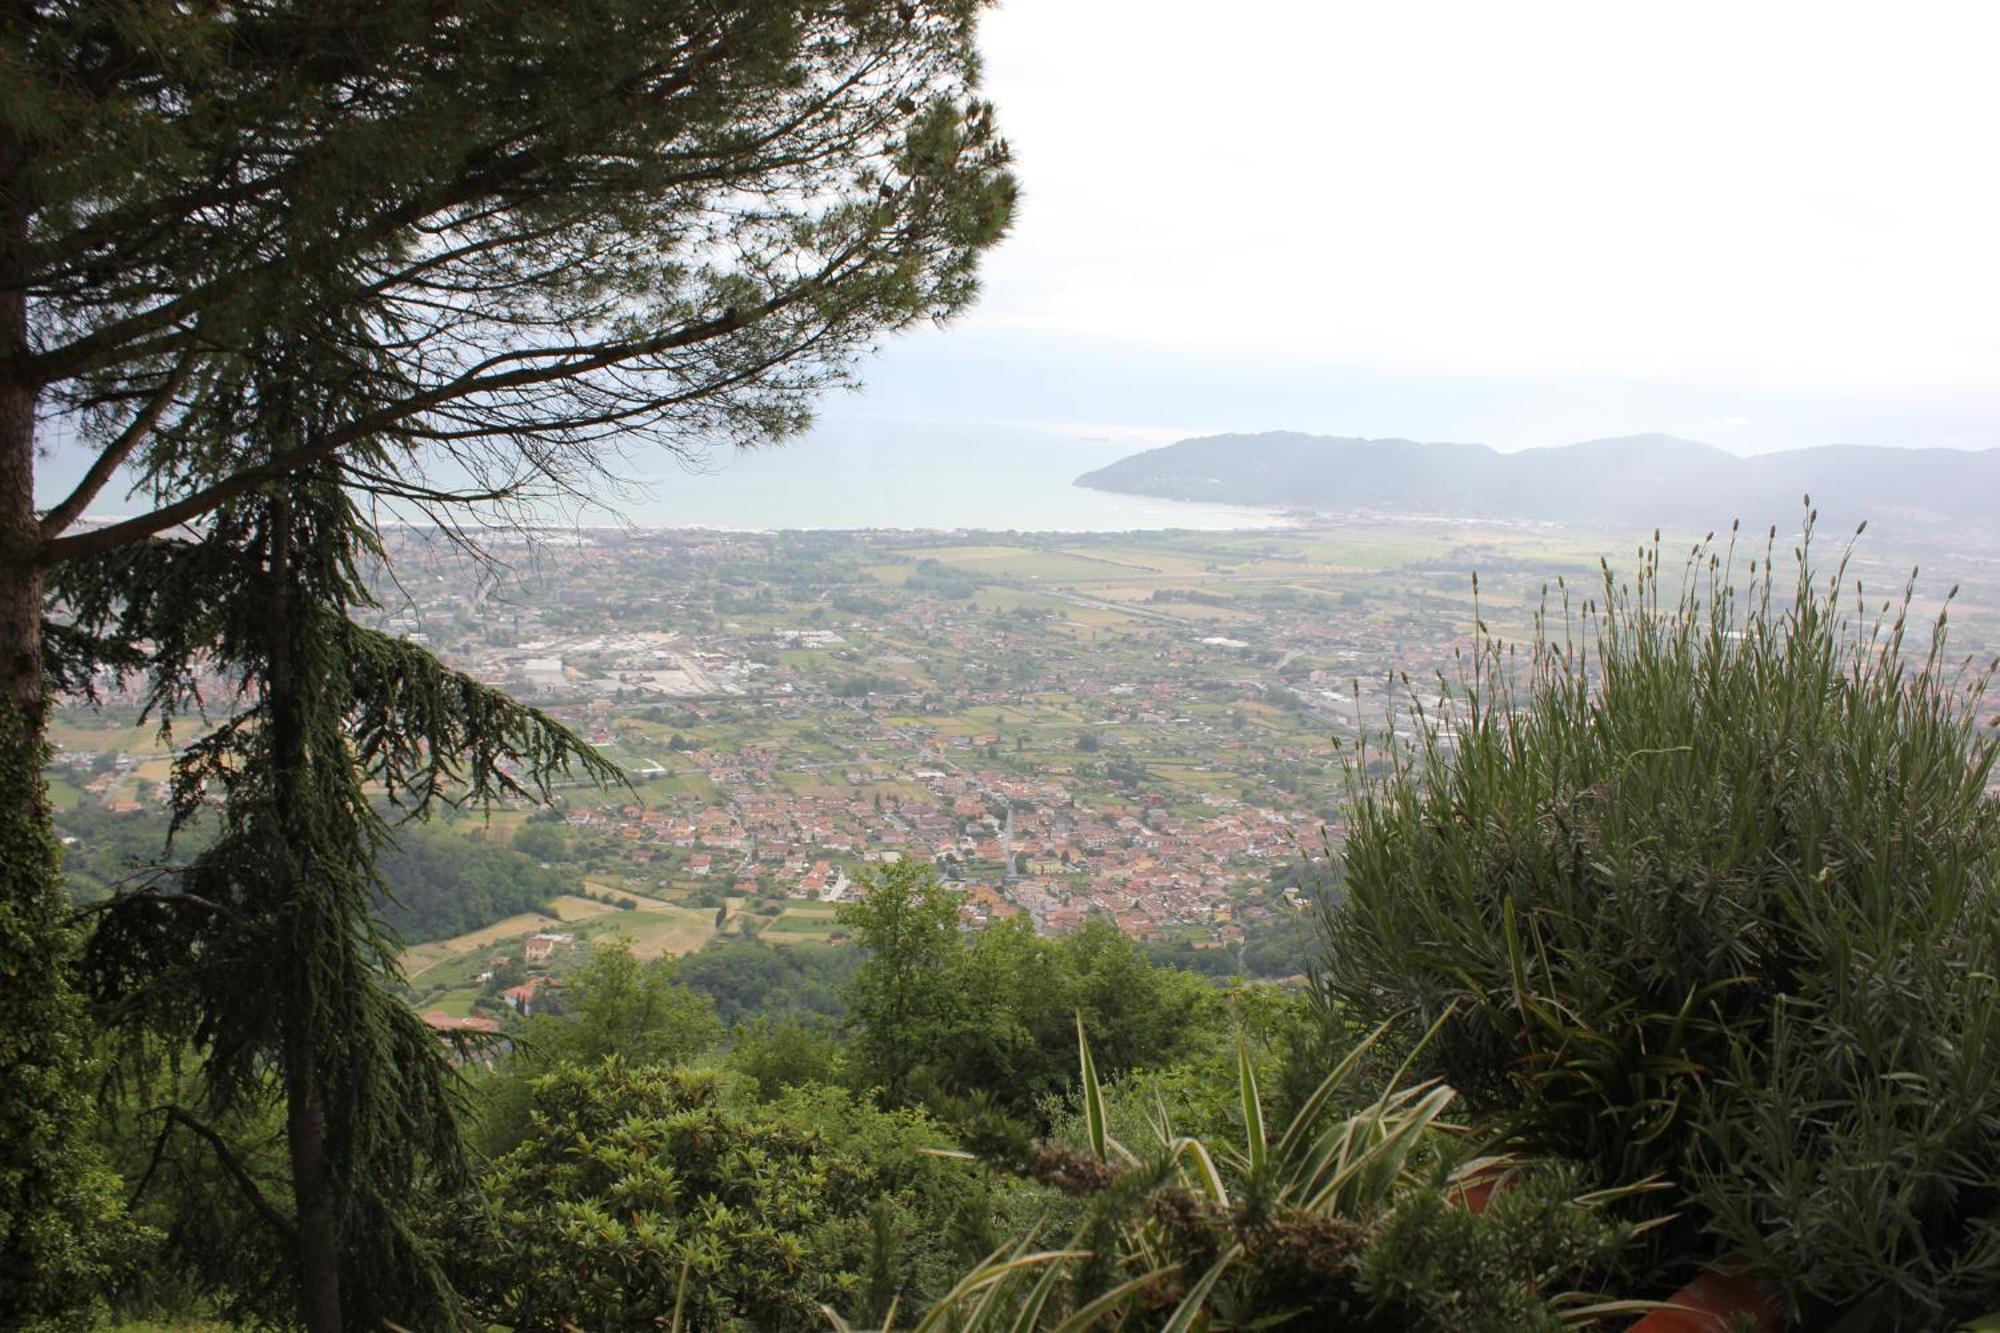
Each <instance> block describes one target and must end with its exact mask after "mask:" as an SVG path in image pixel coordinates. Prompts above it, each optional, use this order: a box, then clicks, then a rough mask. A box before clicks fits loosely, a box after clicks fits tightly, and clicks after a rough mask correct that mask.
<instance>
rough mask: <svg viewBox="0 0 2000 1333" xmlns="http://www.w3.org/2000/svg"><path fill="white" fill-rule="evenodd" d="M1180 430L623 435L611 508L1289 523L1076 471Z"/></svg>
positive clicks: (1216, 525)
mask: <svg viewBox="0 0 2000 1333" xmlns="http://www.w3.org/2000/svg"><path fill="white" fill-rule="evenodd" d="M1173 438H1176V437H1175V436H1173V435H1167V436H1166V437H1165V438H1161V437H1160V433H1158V432H1148V431H1143V430H1120V429H1118V428H1105V427H1097V426H1073V425H1066V424H1042V423H1026V424H1023V423H1013V422H907V421H868V420H847V421H841V420H835V421H830V422H827V423H825V424H823V425H820V426H817V427H815V428H814V430H813V431H812V432H811V433H810V434H808V435H806V436H805V437H803V438H801V439H798V440H795V441H792V442H790V443H787V444H783V445H778V446H773V447H767V448H760V449H753V450H735V451H727V452H712V453H709V454H707V455H705V456H704V457H703V458H702V459H700V460H699V461H698V462H689V463H687V464H685V465H683V464H681V463H679V462H677V461H676V460H675V459H673V458H672V457H670V456H667V455H665V454H664V452H663V451H660V450H648V449H646V448H643V447H636V446H635V447H632V448H628V449H626V450H625V451H624V456H623V460H622V466H621V469H620V470H621V471H622V473H623V474H624V475H625V476H626V477H628V478H629V479H630V481H629V483H628V484H627V485H626V486H625V487H624V488H623V491H622V493H621V494H619V495H618V496H616V497H615V498H609V499H607V500H606V501H605V504H604V510H605V512H606V513H608V514H611V515H615V516H616V517H617V519H618V520H620V521H622V522H625V523H630V524H632V525H635V526H638V527H653V528H714V529H723V530H739V531H769V530H774V529H781V528H829V529H853V528H875V529H913V530H922V529H940V530H965V529H974V530H984V531H994V532H1005V531H1017V532H1133V531H1160V530H1166V529H1187V530H1193V531H1204V532H1222V531H1229V530H1233V529H1251V528H1273V527H1282V526H1285V525H1286V524H1287V522H1288V521H1289V520H1288V519H1287V518H1286V517H1285V516H1284V515H1282V514H1281V513H1279V512H1278V511H1277V510H1272V509H1258V508H1246V507H1241V506H1236V505H1216V504H1192V503H1184V502H1181V501H1176V500H1161V499H1154V498H1152V497H1149V496H1143V495H1118V494H1114V493H1112V492H1109V491H1097V490H1090V489H1087V488H1085V487H1082V486H1077V485H1074V484H1073V482H1074V481H1075V479H1076V478H1077V477H1078V476H1079V475H1081V474H1082V473H1085V472H1088V471H1091V470H1092V469H1094V468H1099V467H1103V466H1104V465H1106V464H1107V463H1113V462H1116V461H1117V460H1118V459H1120V458H1124V457H1126V456H1128V455H1130V454H1134V453H1137V452H1139V451H1140V450H1142V449H1147V448H1151V447H1153V446H1154V445H1157V444H1163V443H1167V442H1169V441H1170V440H1171V439H1173ZM584 521H585V522H595V521H601V517H600V518H599V519H592V518H589V517H587V516H586V517H584Z"/></svg>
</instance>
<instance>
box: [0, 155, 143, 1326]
mask: <svg viewBox="0 0 2000 1333" xmlns="http://www.w3.org/2000/svg"><path fill="white" fill-rule="evenodd" d="M22 160H23V159H22V155H21V152H20V150H19V148H18V145H13V144H10V143H8V142H7V141H6V140H5V139H4V137H0V1329H8V1328H16V1327H20V1326H21V1324H22V1323H26V1324H31V1325H32V1324H34V1323H35V1322H36V1319H37V1318H38V1317H44V1316H45V1317H49V1318H51V1319H59V1318H60V1317H61V1316H62V1313H63V1311H64V1310H65V1309H71V1310H74V1309H76V1308H79V1307H87V1306H88V1303H89V1302H90V1301H91V1299H92V1298H93V1297H94V1296H95V1292H94V1290H92V1288H91V1285H90V1284H91V1283H92V1282H94V1281H101V1280H102V1272H101V1269H100V1268H98V1267H97V1266H96V1265H98V1264H99V1262H100V1261H99V1259H98V1256H99V1255H101V1253H102V1252H103V1250H104V1248H105V1246H106V1245H107V1243H109V1241H110V1236H109V1235H108V1232H109V1230H110V1229H111V1228H112V1226H114V1225H115V1223H112V1222H110V1221H109V1220H107V1219H104V1218H103V1217H102V1216H101V1214H100V1211H99V1204H98V1203H94V1202H93V1201H94V1200H98V1201H99V1202H101V1200H100V1196H101V1195H102V1193H103V1190H104V1188H105V1187H104V1185H103V1181H104V1180H105V1177H103V1176H102V1175H101V1174H98V1175H93V1171H94V1169H95V1168H94V1163H93V1158H92V1156H91V1153H90V1150H89V1147H88V1134H87V1129H86V1123H85V1122H86V1120H87V1116H88V1110H87V1108H86V1107H85V1106H84V1104H83V1098H82V1093H81V1086H80V1066H81V1058H82V1045H81V1031H82V1022H81V1017H82V1015H81V1012H80V1007H79V1001H78V998H77V996H76V993H75V990H74V989H73V986H72V984H71V978H70V973H69V964H70V948H71V942H72V932H71V930H70V928H69V927H68V925H67V924H66V919H67V917H68V914H69V902H68V899H67V897H66V896H65V895H64V893H63V886H62V876H61V871H60V857H59V854H58V852H57V849H56V839H55V830H54V827H53V826H52V825H51V823H50V818H49V801H48V788H47V785H46V784H45V783H44V781H43V778H42V768H43V765H44V764H45V763H46V762H47V759H48V743H47V724H48V699H47V693H48V688H47V682H46V681H45V680H44V679H43V675H42V574H41V569H40V565H39V556H40V547H41V529H40V525H39V523H38V522H37V520H36V517H35V401H36V387H35V385H34V383H33V382H32V381H31V380H29V379H28V378H27V375H26V371H25V368H24V358H25V354H26V352H27V350H28V302H27V296H26V293H25V292H24V291H23V290H22V285H21V283H20V281H19V279H18V277H17V276H16V275H18V274H19V273H20V272H21V271H22V267H23V264H24V248H25V246H26V244H27V236H28V221H27V213H26V211H25V209H26V206H25V204H23V203H22V202H20V199H19V194H18V191H17V190H11V189H10V188H9V187H10V186H11V185H14V184H16V183H17V182H18V176H19V171H18V168H19V166H20V163H21V162H22ZM10 205H11V206H10ZM100 1233H105V1234H100Z"/></svg>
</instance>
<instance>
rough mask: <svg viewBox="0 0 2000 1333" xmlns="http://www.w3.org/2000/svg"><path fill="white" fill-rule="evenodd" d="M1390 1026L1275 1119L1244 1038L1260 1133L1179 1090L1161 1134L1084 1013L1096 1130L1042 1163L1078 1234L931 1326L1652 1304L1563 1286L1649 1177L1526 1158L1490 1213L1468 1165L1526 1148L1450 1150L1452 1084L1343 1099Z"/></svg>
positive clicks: (1447, 1322) (948, 1307) (1499, 1323)
mask: <svg viewBox="0 0 2000 1333" xmlns="http://www.w3.org/2000/svg"><path fill="white" fill-rule="evenodd" d="M1381 1035H1382V1030H1381V1029H1377V1031H1376V1032H1375V1033H1374V1034H1372V1035H1371V1036H1370V1037H1368V1038H1367V1039H1365V1040H1363V1041H1362V1042H1360V1043H1359V1044H1357V1045H1356V1046H1355V1048H1354V1049H1353V1050H1352V1051H1351V1052H1350V1053H1349V1055H1348V1056H1347V1058H1346V1059H1344V1060H1343V1061H1341V1063H1340V1064H1339V1065H1338V1066H1337V1067H1336V1068H1334V1069H1333V1070H1332V1071H1331V1072H1330V1073H1329V1074H1328V1075H1327V1076H1326V1078H1325V1079H1324V1080H1323V1081H1322V1082H1321V1083H1320V1084H1319V1086H1318V1087H1317V1088H1316V1089H1314V1091H1313V1093H1312V1094H1311V1096H1310V1097H1308V1098H1307V1100H1306V1101H1305V1103H1304V1104H1303V1105H1302V1106H1301V1107H1300V1108H1299V1110H1298V1112H1297V1114H1295V1115H1294V1116H1293V1117H1292V1118H1291V1120H1290V1121H1289V1122H1287V1123H1286V1124H1285V1125H1284V1127H1283V1128H1282V1129H1280V1130H1277V1131H1276V1132H1275V1133H1274V1132H1273V1130H1272V1127H1270V1126H1268V1125H1267V1123H1266V1119H1265V1112H1264V1107H1263V1102H1262V1096H1261V1093H1260V1091H1259V1087H1258V1079H1257V1073H1256V1065H1255V1062H1254V1061H1253V1060H1252V1059H1251V1058H1250V1054H1249V1050H1248V1046H1247V1044H1246V1043H1241V1042H1239V1045H1238V1055H1237V1061H1236V1070H1235V1083H1236V1090H1237V1097H1238V1103H1239V1107H1240V1110H1241V1114H1242V1127H1243V1132H1242V1138H1241V1140H1240V1142H1232V1143H1229V1144H1227V1145H1223V1144H1212V1143H1209V1142H1205V1141H1203V1140H1200V1139H1197V1138H1193V1137H1190V1136H1187V1135H1182V1134H1178V1133H1176V1132H1175V1130H1174V1127H1173V1124H1172V1118H1171V1116H1170V1115H1169V1114H1168V1113H1167V1111H1166V1110H1165V1108H1164V1107H1161V1108H1159V1110H1158V1112H1157V1114H1156V1115H1155V1117H1154V1118H1153V1122H1152V1130H1153V1136H1154V1142H1153V1143H1152V1144H1151V1145H1150V1146H1149V1148H1148V1149H1147V1151H1145V1152H1144V1153H1143V1154H1142V1153H1139V1152H1135V1151H1133V1150H1132V1149H1130V1148H1128V1147H1126V1146H1125V1145H1124V1144H1122V1143H1120V1142H1119V1141H1118V1140H1117V1139H1116V1138H1114V1137H1112V1135H1111V1134H1110V1132H1109V1128H1108V1123H1109V1121H1108V1117H1107V1114H1106V1105H1105V1092H1104V1088H1103V1086H1102V1084H1100V1083H1099V1081H1098V1079H1097V1072H1096V1068H1095V1064H1094V1062H1093V1060H1092V1058H1091V1053H1090V1043H1089V1040H1088V1038H1087V1036H1086V1034H1085V1033H1084V1030H1083V1025H1082V1023H1081V1021H1080V1020H1079V1022H1078V1024H1077V1056H1078V1064H1079V1073H1080V1090H1081V1122H1082V1134H1083V1141H1084V1147H1083V1150H1082V1151H1065V1150H1063V1149H1060V1148H1056V1147H1051V1146H1044V1147H1042V1148H1041V1149H1039V1150H1038V1151H1037V1152H1036V1153H1035V1154H1033V1156H1032V1157H1031V1158H1030V1160H1029V1162H1028V1163H1026V1166H1025V1169H1026V1171H1027V1173H1028V1174H1030V1175H1032V1176H1034V1177H1036V1178H1038V1179H1041V1180H1042V1181H1044V1182H1045V1183H1048V1184H1051V1185H1053V1186H1054V1187H1056V1188H1058V1189H1060V1190H1062V1191H1064V1192H1065V1193H1069V1194H1073V1195H1077V1196H1080V1197H1081V1198H1082V1199H1083V1200H1084V1202H1085V1215H1084V1220H1083V1222H1082V1224H1081V1225H1080V1226H1079V1227H1078V1228H1077V1230H1076V1232H1075V1234H1074V1236H1073V1237H1072V1238H1071V1240H1070V1242H1069V1243H1068V1244H1066V1245H1064V1246H1062V1247H1060V1248H1056V1249H1047V1250H1037V1249H1035V1248H1034V1237H1033V1236H1032V1235H1030V1236H1027V1237H1022V1238H1018V1239H1016V1240H1015V1241H1014V1242H1012V1243H1011V1244H1009V1245H1007V1246H1005V1247H1003V1248H1002V1249H1000V1250H998V1251H996V1252H995V1253H994V1254H993V1255H992V1256H990V1257H989V1258H988V1259H987V1261H986V1262H985V1263H984V1264H982V1265H980V1266H978V1267H977V1268H975V1269H974V1270H973V1271H972V1272H970V1273H968V1274H967V1275H966V1276H965V1277H964V1278H963V1279H962V1280H961V1281H960V1282H959V1283H958V1285H957V1286H956V1287H955V1288H954V1289H953V1290H952V1291H951V1292H949V1293H948V1294H947V1295H946V1296H945V1297H944V1298H943V1299H942V1300H941V1301H939V1302H938V1303H937V1304H936V1305H935V1306H934V1307H932V1308H931V1309H930V1310H929V1311H927V1312H925V1314H924V1315H923V1317H922V1320H921V1321H920V1322H919V1324H918V1325H917V1326H918V1327H919V1328H921V1329H933V1328H936V1329H947V1328H948V1329H957V1330H966V1331H967V1333H985V1331H986V1330H992V1329H1006V1330H1009V1331H1010V1333H1029V1331H1030V1330H1060V1331H1061V1333H1071V1331H1072V1330H1082V1329H1097V1328H1134V1329H1137V1328H1145V1329H1149V1330H1150V1329H1165V1330H1171V1331H1172V1333H1191V1331H1192V1330H1197V1329H1200V1330H1207V1329H1225V1328H1272V1327H1281V1326H1286V1325H1296V1326H1298V1327H1315V1328H1317V1327H1328V1326H1338V1327H1340V1328H1343V1329H1354V1330H1385V1331H1386V1330H1389V1329H1396V1330H1412V1329H1415V1330H1438V1331H1439V1333H1442V1331H1443V1330H1446V1329H1452V1330H1465V1329H1484V1330H1493V1333H1501V1331H1502V1330H1507V1331H1509V1333H1511V1331H1512V1330H1518V1329H1533V1328H1545V1329H1557V1328H1561V1327H1564V1326H1566V1325H1571V1324H1582V1323H1588V1322H1589V1321H1591V1320H1594V1319H1598V1318H1602V1317H1610V1316H1615V1315H1621V1314H1627V1313H1630V1312H1631V1311H1632V1310H1634V1309H1638V1308H1643V1307H1641V1306H1638V1305H1635V1304H1633V1303H1629V1302H1619V1301H1605V1300H1600V1299H1598V1298H1596V1297H1592V1296H1587V1295H1584V1294H1581V1293H1577V1292H1571V1291H1565V1290H1562V1285H1563V1283H1564V1282H1565V1281H1567V1280H1572V1279H1574V1278H1576V1277H1578V1276H1580V1275H1582V1274H1585V1273H1587V1272H1590V1271H1593V1270H1597V1271H1601V1270H1602V1266H1603V1265H1604V1263H1605V1262H1606V1261H1607V1260H1608V1259H1609V1257H1610V1256H1611V1255H1612V1254H1613V1253H1614V1252H1615V1251H1616V1250H1617V1249H1618V1248H1619V1247H1620V1246H1622V1245H1623V1243H1624V1242H1625V1240H1626V1239H1627V1238H1628V1236H1629V1235H1630V1234H1631V1231H1632V1228H1630V1227H1627V1226H1624V1225H1621V1224H1617V1223H1614V1222H1611V1221H1609V1220H1608V1219H1607V1218H1606V1216H1605V1215H1604V1214H1603V1213H1602V1211H1601V1207H1602V1205H1604V1204H1606V1203H1609V1202H1611V1201H1613V1200H1614V1199H1616V1198H1620V1197H1623V1196H1624V1195H1625V1194H1627V1193H1630V1192H1633V1191H1631V1190H1622V1191H1613V1192H1609V1193H1602V1194H1595V1195H1586V1194H1579V1193H1577V1191H1576V1190H1575V1189H1574V1188H1573V1186H1574V1178H1573V1177H1572V1176H1565V1175H1550V1174H1546V1173H1537V1172H1534V1171H1522V1172H1519V1173H1518V1175H1517V1186H1518V1187H1517V1188H1515V1189H1513V1190H1509V1191H1507V1192H1506V1193H1505V1195H1504V1199H1505V1201H1504V1202H1503V1203H1502V1204H1500V1205H1497V1206H1495V1207H1493V1208H1491V1209H1489V1210H1488V1211H1487V1212H1486V1213H1485V1214H1483V1215H1475V1214H1473V1213H1472V1212H1470V1211H1468V1210H1467V1209H1465V1208H1464V1207H1461V1206H1458V1190H1457V1188H1456V1186H1457V1183H1458V1182H1460V1181H1462V1180H1463V1179H1464V1178H1465V1177H1466V1176H1467V1175H1471V1174H1478V1173H1482V1172H1486V1171H1489V1170H1494V1169H1507V1168H1506V1165H1505V1164H1502V1163H1496V1162H1494V1161H1493V1160H1491V1159H1473V1160H1470V1161H1465V1162H1461V1163H1460V1164H1459V1166H1458V1167H1457V1168H1456V1170H1455V1171H1453V1170H1450V1169H1449V1168H1448V1167H1447V1162H1448V1161H1449V1160H1450V1158H1449V1155H1440V1154H1438V1153H1437V1152H1436V1151H1435V1150H1436V1149H1437V1148H1438V1146H1439V1144H1438V1140H1439V1139H1440V1137H1441V1136H1443V1135H1444V1133H1445V1130H1446V1126H1445V1125H1444V1123H1443V1121H1442V1120H1441V1119H1440V1117H1441V1116H1442V1115H1443V1113H1444V1111H1445V1110H1446V1108H1447V1107H1449V1106H1450V1104H1451V1102H1452V1100H1453V1093H1452V1091H1451V1089H1450V1088H1448V1087H1445V1086H1443V1085H1442V1084H1440V1083H1438V1082H1436V1081H1435V1080H1430V1081H1424V1082H1418V1083H1414V1084H1409V1085H1407V1086H1405V1085H1404V1084H1403V1082H1402V1079H1401V1077H1400V1074H1399V1076H1398V1077H1397V1078H1394V1079H1392V1080H1390V1082H1389V1083H1388V1084H1387V1086H1385V1087H1384V1089H1383V1090H1382V1091H1381V1092H1380V1093H1379V1094H1377V1095H1376V1096H1374V1097H1372V1098H1365V1099H1364V1104H1363V1105H1362V1106H1361V1108H1360V1109H1359V1110H1357V1111H1354V1112H1352V1113H1350V1114H1345V1115H1343V1114H1338V1113H1336V1112H1335V1111H1334V1110H1333V1108H1334V1106H1335V1105H1336V1103H1337V1102H1338V1101H1339V1100H1340V1099H1341V1098H1342V1097H1343V1096H1347V1095H1352V1094H1353V1091H1354V1090H1353V1089H1351V1088H1349V1087H1348V1084H1349V1082H1350V1080H1351V1079H1352V1078H1353V1076H1354V1074H1355V1072H1356V1070H1357V1069H1359V1068H1361V1067H1362V1066H1363V1063H1364V1057H1366V1056H1367V1055H1368V1054H1369V1052H1370V1050H1371V1048H1372V1047H1373V1045H1374V1043H1375V1042H1376V1040H1377V1039H1379V1037H1380V1036H1381ZM1420 1159H1422V1160H1423V1163H1424V1164H1423V1165H1422V1166H1419V1165H1417V1162H1418V1161H1419V1160H1420ZM1649 1187H1650V1182H1649V1183H1648V1184H1646V1185H1641V1186H1639V1187H1636V1188H1638V1189H1645V1188H1649ZM829 1318H831V1319H832V1321H833V1324H834V1326H835V1327H836V1328H837V1329H839V1330H842V1333H849V1326H848V1325H847V1324H845V1323H844V1322H843V1321H841V1320H840V1319H839V1318H838V1317H837V1316H834V1315H832V1314H831V1312H829ZM891 1322H892V1323H893V1320H892V1321H891Z"/></svg>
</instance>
